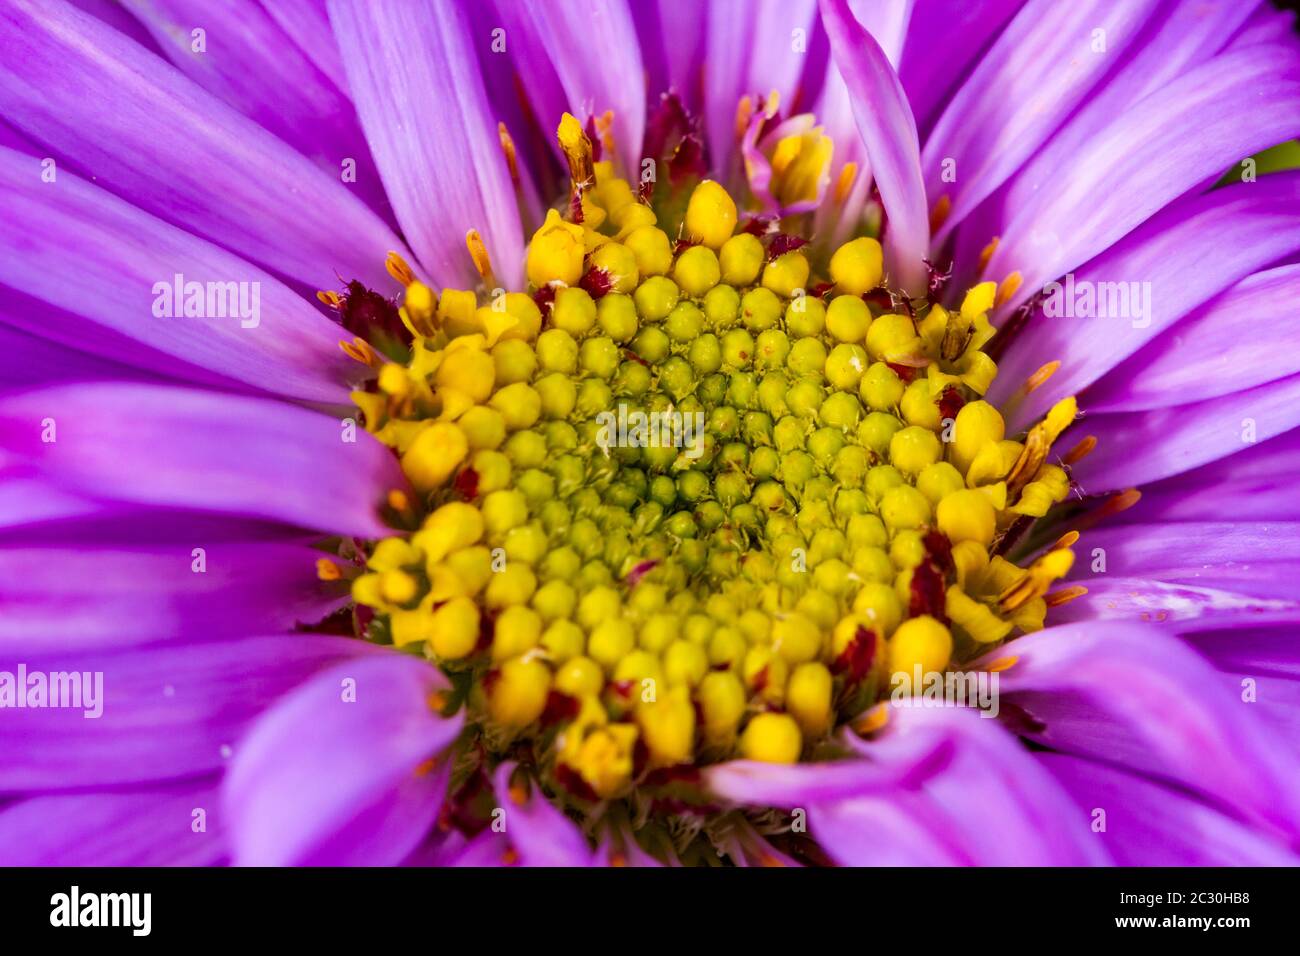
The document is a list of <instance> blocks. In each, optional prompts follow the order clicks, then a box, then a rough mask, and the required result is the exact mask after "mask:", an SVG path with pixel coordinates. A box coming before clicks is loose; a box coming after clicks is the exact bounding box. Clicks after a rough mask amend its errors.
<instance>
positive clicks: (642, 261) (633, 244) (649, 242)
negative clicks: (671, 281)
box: [623, 226, 673, 276]
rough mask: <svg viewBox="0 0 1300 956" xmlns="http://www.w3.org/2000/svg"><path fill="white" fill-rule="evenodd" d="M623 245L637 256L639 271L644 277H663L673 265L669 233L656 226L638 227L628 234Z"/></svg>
mask: <svg viewBox="0 0 1300 956" xmlns="http://www.w3.org/2000/svg"><path fill="white" fill-rule="evenodd" d="M623 245H625V246H627V248H629V249H631V250H632V254H633V255H634V256H636V264H637V270H638V271H639V272H640V273H641V275H643V276H661V275H663V274H664V273H665V272H667V271H668V270H669V269H671V268H672V265H673V247H672V243H670V242H669V241H668V233H666V232H664V231H663V230H662V229H659V228H656V227H655V226H638V227H637V228H635V229H633V230H632V231H631V232H630V233H628V235H627V238H625V239H624V240H623Z"/></svg>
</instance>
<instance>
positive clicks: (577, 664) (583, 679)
mask: <svg viewBox="0 0 1300 956" xmlns="http://www.w3.org/2000/svg"><path fill="white" fill-rule="evenodd" d="M557 623H562V622H557ZM547 633H548V634H549V633H550V631H548V632H547ZM542 644H543V645H544V646H545V644H546V639H545V638H543V639H542ZM604 686H605V672H604V671H603V670H601V668H600V665H599V664H597V663H596V662H595V661H593V660H592V659H591V658H590V657H581V656H574V657H572V658H570V659H569V660H567V661H565V662H564V663H563V664H562V665H561V666H560V669H559V670H558V671H556V672H555V689H556V690H558V691H560V692H562V693H565V694H568V695H569V696H570V697H587V696H594V695H596V694H599V693H600V691H601V689H602V688H603V687H604Z"/></svg>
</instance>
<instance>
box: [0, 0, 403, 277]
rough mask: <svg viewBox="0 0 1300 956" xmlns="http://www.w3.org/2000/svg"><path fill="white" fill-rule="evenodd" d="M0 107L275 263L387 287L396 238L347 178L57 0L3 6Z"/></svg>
mask: <svg viewBox="0 0 1300 956" xmlns="http://www.w3.org/2000/svg"><path fill="white" fill-rule="evenodd" d="M0 113H3V114H4V115H5V116H6V117H7V118H8V119H9V121H11V122H13V123H15V124H16V125H17V126H18V127H19V128H20V129H22V131H23V132H24V133H26V134H27V135H29V136H30V137H32V138H33V139H35V140H37V141H39V142H41V143H43V144H45V145H46V147H47V148H48V149H50V150H52V155H53V156H54V157H55V158H56V159H58V160H59V165H60V166H61V167H62V166H64V165H65V161H66V164H67V168H69V169H72V170H76V171H78V172H80V173H82V174H84V175H86V176H93V177H94V178H95V182H96V183H98V184H99V185H100V186H102V187H103V188H105V189H108V190H109V191H111V192H114V193H116V194H118V195H119V196H121V197H123V198H124V199H126V200H127V201H129V202H131V203H134V204H136V205H138V206H140V207H141V208H142V209H145V210H147V211H149V212H151V213H153V214H154V215H157V216H159V217H161V218H163V219H166V220H168V221H170V222H173V223H176V224H177V225H180V226H183V227H184V228H186V229H189V230H191V231H193V232H195V233H197V234H199V235H202V236H207V237H208V238H210V239H212V240H213V241H214V242H217V243H220V244H221V245H224V246H226V247H227V248H229V249H231V250H233V251H234V252H236V253H238V254H239V255H242V256H244V257H246V258H248V259H250V260H252V261H254V262H257V263H260V264H261V265H263V266H264V267H266V268H267V269H270V270H271V271H274V272H277V273H280V274H282V275H285V276H288V277H290V278H293V279H295V280H297V281H299V282H302V283H303V284H305V285H307V286H309V287H311V288H316V289H326V288H332V287H333V286H335V285H337V283H338V278H337V276H338V275H340V274H341V275H344V276H345V277H347V278H348V279H353V278H355V279H360V280H361V281H363V282H365V283H366V284H368V285H370V286H371V287H374V288H381V289H385V290H387V289H390V288H391V287H392V281H391V279H389V278H388V277H387V273H386V272H385V270H384V257H385V255H386V254H387V253H388V252H389V251H390V250H397V251H399V252H400V251H402V249H403V246H402V243H401V240H399V239H398V238H397V236H396V235H394V234H393V232H392V231H391V230H390V229H389V228H388V227H387V226H386V225H385V224H384V223H383V221H382V220H381V219H380V218H379V216H378V215H377V214H375V213H374V212H373V211H371V210H370V209H369V208H368V207H367V206H366V204H365V203H364V202H363V201H362V200H361V199H360V198H358V197H356V196H354V195H352V194H351V193H350V192H348V188H347V186H345V185H344V184H343V183H342V182H341V181H340V178H338V177H331V176H329V175H327V174H325V173H324V172H322V171H321V170H319V169H318V168H316V166H315V165H313V164H312V163H311V161H310V160H308V159H307V158H306V157H304V156H302V155H301V154H300V153H298V152H296V151H295V150H294V149H293V148H292V147H291V146H289V145H286V144H285V143H284V142H283V141H281V140H280V139H278V138H277V137H275V136H273V135H272V134H271V133H268V132H267V131H266V130H264V129H262V128H261V127H260V126H259V125H258V124H256V123H254V122H253V121H252V120H250V119H248V118H247V117H245V116H243V115H241V114H240V113H238V112H236V111H235V110H233V109H231V108H230V107H229V106H227V105H226V104H224V103H222V102H221V101H220V100H218V99H217V98H216V97H214V96H213V95H212V94H210V93H208V92H206V91H205V90H203V89H202V88H201V87H199V86H198V85H197V84H195V83H194V82H193V81H192V80H189V79H186V78H185V77H184V76H182V75H181V73H179V72H178V71H177V70H176V69H175V68H174V67H172V66H171V65H170V64H168V63H166V62H165V61H163V60H161V59H159V58H158V57H157V56H155V55H154V54H152V53H150V52H149V51H148V50H146V49H145V48H144V47H142V46H140V45H139V44H137V43H135V42H134V41H132V40H130V39H128V38H127V37H126V36H124V35H123V34H121V33H119V32H117V31H116V30H114V29H112V28H111V27H108V26H106V25H104V24H103V23H102V22H100V21H99V20H98V19H96V18H95V17H92V16H88V15H87V14H84V13H82V12H81V11H79V10H76V9H75V8H73V7H71V6H70V5H68V4H67V3H64V2H63V0H40V2H31V0H14V2H13V3H10V4H7V5H6V6H5V8H4V10H3V11H0ZM38 179H39V176H38Z"/></svg>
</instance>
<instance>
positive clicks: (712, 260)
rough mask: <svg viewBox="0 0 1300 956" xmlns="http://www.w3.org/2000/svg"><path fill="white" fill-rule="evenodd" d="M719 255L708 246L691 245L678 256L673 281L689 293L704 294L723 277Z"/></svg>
mask: <svg viewBox="0 0 1300 956" xmlns="http://www.w3.org/2000/svg"><path fill="white" fill-rule="evenodd" d="M721 275H722V274H721V271H720V269H719V267H718V256H717V254H716V253H714V251H713V250H712V249H710V248H709V247H708V246H691V247H690V248H689V249H686V250H684V251H683V252H682V254H681V255H680V256H678V257H677V263H676V265H674V266H673V281H674V282H676V283H677V285H678V287H679V288H680V289H681V290H682V291H683V292H685V293H686V294H687V295H692V296H696V297H699V296H702V295H704V293H706V292H708V291H709V290H710V289H712V288H713V287H714V286H715V285H717V284H718V279H720V278H721Z"/></svg>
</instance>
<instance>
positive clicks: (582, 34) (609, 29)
mask: <svg viewBox="0 0 1300 956" xmlns="http://www.w3.org/2000/svg"><path fill="white" fill-rule="evenodd" d="M524 11H525V12H526V13H527V14H528V15H529V16H531V17H532V19H533V21H534V23H535V24H536V31H537V36H538V39H539V41H540V42H541V44H542V48H543V49H545V50H547V51H548V52H549V53H550V55H551V62H552V63H553V64H554V66H555V72H556V74H557V75H558V77H559V79H560V85H561V86H562V87H563V88H564V92H565V95H566V97H567V98H568V102H569V112H570V113H573V114H574V115H575V116H576V117H577V118H578V120H579V121H580V122H582V123H584V124H585V123H586V120H587V117H588V116H601V115H602V114H603V113H604V112H605V111H606V110H613V112H614V125H613V135H614V148H615V150H616V151H617V153H618V158H619V159H620V160H621V161H622V166H623V173H624V175H625V176H628V177H629V178H631V177H635V176H638V175H639V173H640V169H641V138H642V136H643V135H644V133H645V111H646V88H645V72H644V70H643V68H642V66H641V47H640V45H639V43H638V42H637V36H636V29H635V26H634V24H633V21H632V13H631V11H630V10H629V9H628V5H627V3H626V2H625V0H567V2H565V3H536V4H527V5H526V6H525V7H524ZM542 119H543V120H545V119H546V118H545V117H543V118H542ZM550 120H551V122H553V123H555V124H558V123H559V121H560V117H559V116H555V117H551V118H550Z"/></svg>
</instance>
